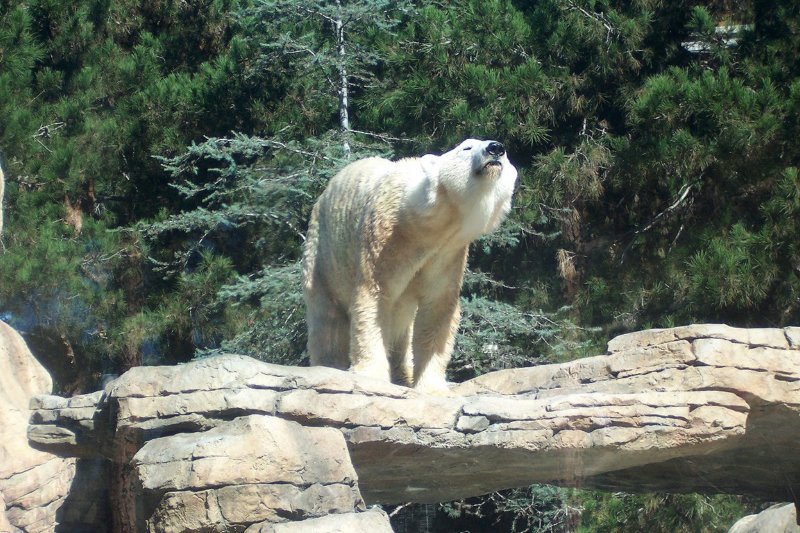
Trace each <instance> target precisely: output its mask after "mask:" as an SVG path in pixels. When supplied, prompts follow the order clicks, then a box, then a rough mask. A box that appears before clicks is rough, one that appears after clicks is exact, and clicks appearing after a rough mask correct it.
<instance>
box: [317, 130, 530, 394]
mask: <svg viewBox="0 0 800 533" xmlns="http://www.w3.org/2000/svg"><path fill="white" fill-rule="evenodd" d="M516 180H517V170H516V169H515V168H514V166H513V165H512V164H511V163H510V162H509V160H508V157H507V155H506V150H505V147H504V146H503V145H502V144H501V143H499V142H497V141H479V140H476V139H467V140H465V141H464V142H462V143H461V144H459V145H458V146H457V147H456V148H454V149H453V150H451V151H449V152H447V153H445V154H442V155H440V156H436V155H425V156H423V157H420V158H408V159H401V160H399V161H395V162H393V161H389V160H386V159H382V158H378V157H372V158H368V159H363V160H360V161H356V162H354V163H351V164H349V165H347V166H346V167H345V168H344V169H342V170H341V171H340V172H339V173H338V174H337V175H336V176H334V178H333V179H332V180H331V181H330V183H329V184H328V186H327V188H326V189H325V191H324V192H323V193H322V195H321V196H320V198H319V200H318V201H317V203H316V205H315V206H314V209H313V211H312V213H311V220H310V222H309V228H308V234H307V238H306V243H305V248H304V252H303V279H304V281H303V289H304V296H305V301H306V311H307V313H306V320H307V323H308V354H309V358H310V360H311V364H312V365H326V366H332V367H335V368H341V369H347V368H349V369H350V370H352V371H354V372H356V373H359V374H365V375H368V376H372V377H376V378H379V379H383V380H387V381H388V380H393V381H395V382H396V383H401V384H404V385H413V386H414V387H416V388H418V389H421V390H425V391H428V392H446V390H447V383H446V381H445V370H446V368H447V364H448V362H449V360H450V355H451V352H452V350H453V341H454V337H455V333H456V329H457V328H458V322H459V318H460V307H459V293H460V291H461V283H462V280H463V277H464V269H465V267H466V261H467V250H468V248H469V243H470V242H471V241H473V240H474V239H476V238H477V237H479V236H480V235H483V234H485V233H488V232H490V231H492V230H494V229H495V228H496V227H497V226H498V225H499V224H500V222H501V221H502V220H503V218H505V216H506V214H508V212H509V210H510V208H511V196H512V193H513V192H514V185H515V183H516Z"/></svg>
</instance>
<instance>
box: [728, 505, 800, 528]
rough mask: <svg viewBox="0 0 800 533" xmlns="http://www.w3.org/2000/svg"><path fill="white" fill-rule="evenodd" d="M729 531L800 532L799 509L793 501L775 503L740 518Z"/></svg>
mask: <svg viewBox="0 0 800 533" xmlns="http://www.w3.org/2000/svg"><path fill="white" fill-rule="evenodd" d="M728 533H800V526H798V525H797V509H796V507H795V505H794V504H793V503H787V504H778V505H773V506H772V507H770V508H769V509H766V510H764V511H761V512H760V513H758V514H751V515H749V516H745V517H744V518H742V519H740V520H738V521H737V522H736V523H735V524H733V527H731V528H730V529H729V530H728Z"/></svg>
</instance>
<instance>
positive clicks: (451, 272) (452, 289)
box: [413, 249, 467, 394]
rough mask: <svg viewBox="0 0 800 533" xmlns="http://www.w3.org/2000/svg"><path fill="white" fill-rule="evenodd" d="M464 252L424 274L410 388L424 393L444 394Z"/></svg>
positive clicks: (457, 307)
mask: <svg viewBox="0 0 800 533" xmlns="http://www.w3.org/2000/svg"><path fill="white" fill-rule="evenodd" d="M466 258H467V250H466V249H464V250H463V252H461V253H460V254H456V256H455V257H454V258H453V259H452V260H451V261H450V262H449V263H448V264H446V265H443V266H445V268H434V269H432V270H431V271H430V272H426V273H425V274H424V276H425V278H426V283H425V286H426V289H427V290H426V291H425V294H426V297H425V298H424V299H423V300H422V301H421V302H420V306H419V310H418V311H417V316H416V318H415V320H414V338H413V352H414V387H415V388H417V389H419V390H421V391H424V392H428V393H434V394H447V393H448V392H449V388H448V386H447V380H446V378H445V375H446V371H447V364H448V363H449V362H450V356H451V355H452V353H453V344H454V343H455V336H456V331H457V330H458V322H459V319H460V318H461V307H460V304H459V300H458V297H459V294H460V293H461V281H462V280H463V278H464V267H465V265H466Z"/></svg>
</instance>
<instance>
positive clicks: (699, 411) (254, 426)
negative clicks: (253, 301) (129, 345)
mask: <svg viewBox="0 0 800 533" xmlns="http://www.w3.org/2000/svg"><path fill="white" fill-rule="evenodd" d="M452 393H453V395H452V396H451V397H429V396H424V395H421V394H419V393H417V392H416V391H414V390H411V389H407V388H405V387H400V386H396V385H391V384H388V383H383V382H379V381H374V380H371V379H369V378H364V377H359V376H355V375H352V374H349V373H347V372H342V371H338V370H333V369H329V368H295V367H284V366H277V365H270V364H266V363H262V362H258V361H255V360H253V359H250V358H247V357H242V356H236V355H226V356H219V357H213V358H208V359H202V360H197V361H194V362H192V363H189V364H185V365H180V366H173V367H140V368H135V369H132V370H131V371H129V372H127V373H126V374H124V375H123V376H121V377H120V378H119V379H117V380H116V381H114V382H112V383H111V384H110V385H109V386H108V387H107V388H106V390H105V391H104V392H102V393H96V394H94V395H86V396H80V397H75V398H72V399H69V400H67V399H63V398H58V397H54V396H39V397H37V398H35V399H34V400H33V402H32V404H31V407H32V409H33V410H34V413H33V418H32V425H31V428H30V440H31V442H32V443H34V444H35V445H36V446H37V447H39V448H40V449H46V450H52V451H54V452H56V453H59V454H61V455H64V456H75V457H82V458H92V457H95V458H98V457H102V458H105V460H106V461H107V462H108V463H109V464H110V465H111V466H110V469H111V471H112V472H113V474H112V475H111V476H109V479H110V490H111V493H112V494H113V495H114V496H113V501H112V504H111V508H112V514H113V517H114V521H115V524H116V526H117V527H118V528H119V530H122V531H223V530H225V531H237V530H241V531H243V530H245V529H247V530H248V531H294V530H295V529H291V527H292V526H291V524H293V523H294V524H300V523H302V522H303V521H309V520H319V522H315V523H314V524H315V528H316V527H317V524H323V523H329V524H333V522H334V521H335V520H334V519H332V518H330V519H327V522H326V520H323V518H324V517H329V516H335V515H340V516H339V518H337V519H336V520H351V519H352V520H369V521H375V523H380V524H383V525H382V526H380V527H383V528H384V529H383V530H385V531H390V529H388V527H389V526H388V520H386V517H385V514H383V513H381V512H379V511H377V510H371V511H369V512H367V511H366V506H368V505H370V504H373V503H404V502H409V501H415V502H434V501H446V500H451V499H454V498H460V497H465V496H474V495H479V494H483V493H486V492H490V491H493V490H497V489H502V488H508V487H515V486H522V485H528V484H531V483H554V484H559V485H562V486H579V487H597V488H604V489H612V490H625V491H705V492H714V493H717V492H730V493H735V494H750V495H753V496H756V497H761V498H765V499H769V500H775V501H780V500H783V501H789V499H790V497H791V495H792V494H800V459H798V455H797V454H796V453H795V452H796V447H797V444H796V443H797V442H798V441H799V439H800V329H798V328H785V329H736V328H730V327H727V326H721V325H696V326H687V327H680V328H673V329H668V330H650V331H643V332H638V333H634V334H629V335H623V336H621V337H617V338H616V339H613V340H612V341H611V342H610V343H609V349H608V353H607V354H605V355H601V356H596V357H591V358H586V359H581V360H578V361H573V362H570V363H565V364H560V365H547V366H539V367H534V368H527V369H514V370H505V371H501V372H495V373H492V374H488V375H485V376H481V377H479V378H476V379H474V380H472V381H470V382H466V383H462V384H459V385H457V386H454V387H453V389H452ZM378 515H380V516H378ZM310 523H311V522H306V524H307V525H308V524H310ZM370 523H372V522H370ZM297 527H300V526H297ZM319 527H322V526H319ZM326 527H327V526H326ZM336 527H341V526H337V525H330V528H329V529H319V531H339V530H341V529H335V528H336ZM376 527H378V526H376ZM226 528H227V529H226ZM286 528H289V529H286ZM370 528H371V529H372V526H370ZM315 530H316V529H315Z"/></svg>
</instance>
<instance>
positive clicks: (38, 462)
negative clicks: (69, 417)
mask: <svg viewBox="0 0 800 533" xmlns="http://www.w3.org/2000/svg"><path fill="white" fill-rule="evenodd" d="M52 387H53V384H52V382H51V380H50V376H49V375H48V374H47V371H45V369H44V368H42V366H41V365H40V364H39V363H38V362H37V361H36V359H34V357H33V356H32V355H31V353H30V351H29V350H28V347H27V346H26V345H25V342H24V341H23V340H22V338H21V337H20V336H19V334H18V333H17V332H16V331H14V330H13V329H11V328H10V327H9V326H8V325H7V324H5V323H4V322H0V435H2V439H0V531H2V532H6V531H12V532H18V531H24V532H26V533H33V532H45V531H53V529H54V527H55V524H56V523H57V521H58V520H61V519H62V516H61V515H60V514H59V516H58V519H57V517H56V516H57V514H58V512H59V509H61V507H62V506H63V503H64V501H65V500H66V498H67V495H68V493H69V489H70V484H71V482H72V479H73V476H74V475H75V459H72V458H67V459H64V458H62V457H58V456H56V455H53V454H51V453H46V452H41V451H38V450H34V449H32V448H31V447H30V446H29V445H28V438H27V428H28V419H29V418H30V412H29V410H28V403H29V401H30V398H31V396H33V395H35V394H48V393H50V392H51V390H52Z"/></svg>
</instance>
